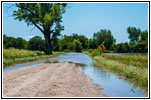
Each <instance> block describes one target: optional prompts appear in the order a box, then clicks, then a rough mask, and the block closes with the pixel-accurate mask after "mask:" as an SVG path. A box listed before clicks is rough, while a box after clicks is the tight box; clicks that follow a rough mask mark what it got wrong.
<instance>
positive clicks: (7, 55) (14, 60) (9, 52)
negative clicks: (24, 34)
mask: <svg viewBox="0 0 151 100" xmlns="http://www.w3.org/2000/svg"><path fill="white" fill-rule="evenodd" d="M63 53H64V52H53V55H45V56H42V55H44V52H41V51H28V50H19V49H3V67H7V66H11V65H15V64H19V63H24V62H30V61H36V60H40V59H46V58H51V57H54V56H57V55H58V54H63Z"/></svg>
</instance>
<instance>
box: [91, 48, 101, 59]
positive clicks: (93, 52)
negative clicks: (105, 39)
mask: <svg viewBox="0 0 151 100" xmlns="http://www.w3.org/2000/svg"><path fill="white" fill-rule="evenodd" d="M99 55H100V51H99V50H98V49H94V50H93V51H92V53H91V56H92V57H94V56H99Z"/></svg>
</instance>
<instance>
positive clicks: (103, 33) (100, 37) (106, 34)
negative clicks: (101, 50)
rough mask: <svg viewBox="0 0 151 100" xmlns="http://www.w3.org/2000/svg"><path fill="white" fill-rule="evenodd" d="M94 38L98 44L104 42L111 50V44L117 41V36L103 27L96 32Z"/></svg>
mask: <svg viewBox="0 0 151 100" xmlns="http://www.w3.org/2000/svg"><path fill="white" fill-rule="evenodd" d="M93 39H94V41H95V44H96V46H99V45H100V44H104V46H105V47H106V49H107V50H109V49H110V47H111V45H112V44H114V43H115V42H116V40H115V38H114V37H113V35H112V34H111V31H110V30H106V29H102V30H100V31H98V32H97V33H94V34H93Z"/></svg>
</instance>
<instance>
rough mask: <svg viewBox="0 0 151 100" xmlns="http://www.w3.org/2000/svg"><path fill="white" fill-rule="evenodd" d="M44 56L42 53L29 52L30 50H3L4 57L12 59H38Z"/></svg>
mask: <svg viewBox="0 0 151 100" xmlns="http://www.w3.org/2000/svg"><path fill="white" fill-rule="evenodd" d="M42 54H44V52H41V51H29V50H19V49H14V48H11V49H3V57H4V58H8V59H12V58H25V57H36V56H40V55H42Z"/></svg>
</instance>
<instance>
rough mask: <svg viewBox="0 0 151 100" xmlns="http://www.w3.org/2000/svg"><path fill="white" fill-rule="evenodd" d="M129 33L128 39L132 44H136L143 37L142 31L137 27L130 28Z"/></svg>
mask: <svg viewBox="0 0 151 100" xmlns="http://www.w3.org/2000/svg"><path fill="white" fill-rule="evenodd" d="M127 32H128V34H129V36H128V37H129V39H130V42H131V43H136V42H137V41H138V40H139V38H140V35H141V30H140V29H139V28H138V29H137V28H136V27H128V28H127Z"/></svg>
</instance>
